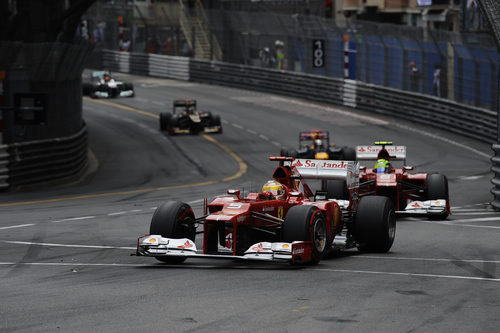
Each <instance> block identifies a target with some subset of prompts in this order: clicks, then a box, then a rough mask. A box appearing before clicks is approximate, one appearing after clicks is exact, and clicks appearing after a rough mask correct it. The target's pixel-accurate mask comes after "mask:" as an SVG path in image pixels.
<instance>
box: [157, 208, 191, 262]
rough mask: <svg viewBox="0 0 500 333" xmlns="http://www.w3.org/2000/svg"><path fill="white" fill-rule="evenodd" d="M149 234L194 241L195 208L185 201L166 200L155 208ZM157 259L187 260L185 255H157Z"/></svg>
mask: <svg viewBox="0 0 500 333" xmlns="http://www.w3.org/2000/svg"><path fill="white" fill-rule="evenodd" d="M149 234H150V235H161V236H162V237H165V238H188V239H190V240H192V241H193V242H194V240H195V237H196V228H195V224H194V213H193V210H192V209H191V207H190V206H189V205H188V204H186V203H183V202H179V201H167V202H165V203H164V204H162V205H161V206H160V207H158V208H157V209H156V210H155V212H154V214H153V218H152V219H151V225H150V228H149ZM156 259H158V260H159V261H163V262H166V263H170V264H178V263H181V262H184V260H186V258H185V257H156Z"/></svg>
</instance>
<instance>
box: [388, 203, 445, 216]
mask: <svg viewBox="0 0 500 333" xmlns="http://www.w3.org/2000/svg"><path fill="white" fill-rule="evenodd" d="M448 206H449V205H448V202H447V201H446V200H445V199H439V200H426V201H409V202H408V203H407V205H406V208H405V210H400V211H396V214H398V215H405V216H422V215H423V216H442V215H447V214H448V213H449V211H448Z"/></svg>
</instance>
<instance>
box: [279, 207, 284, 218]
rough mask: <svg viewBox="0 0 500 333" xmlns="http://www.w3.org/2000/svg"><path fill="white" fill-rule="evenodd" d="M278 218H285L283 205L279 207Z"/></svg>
mask: <svg viewBox="0 0 500 333" xmlns="http://www.w3.org/2000/svg"><path fill="white" fill-rule="evenodd" d="M278 218H279V219H282V218H283V207H278Z"/></svg>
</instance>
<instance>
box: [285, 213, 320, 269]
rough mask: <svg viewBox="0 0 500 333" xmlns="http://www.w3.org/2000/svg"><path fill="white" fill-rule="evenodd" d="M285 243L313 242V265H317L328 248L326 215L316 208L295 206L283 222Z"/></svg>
mask: <svg viewBox="0 0 500 333" xmlns="http://www.w3.org/2000/svg"><path fill="white" fill-rule="evenodd" d="M283 240H284V241H285V242H289V243H291V242H294V241H311V242H312V245H313V246H312V247H313V249H312V263H313V264H317V263H318V262H319V261H320V260H321V258H322V257H323V253H324V252H325V249H326V248H327V230H326V220H325V216H324V214H323V213H322V212H321V210H319V209H318V208H317V207H314V206H305V205H299V206H293V207H291V208H290V209H289V210H288V213H287V214H286V216H285V220H284V221H283Z"/></svg>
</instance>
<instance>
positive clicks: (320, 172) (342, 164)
mask: <svg viewBox="0 0 500 333" xmlns="http://www.w3.org/2000/svg"><path fill="white" fill-rule="evenodd" d="M284 164H285V165H289V166H290V167H292V170H294V171H296V172H298V174H299V175H300V177H302V178H304V179H320V180H330V179H340V180H345V181H346V183H347V188H349V189H352V188H357V187H359V163H358V162H356V161H334V160H313V159H300V158H299V159H295V160H294V161H285V162H284Z"/></svg>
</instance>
